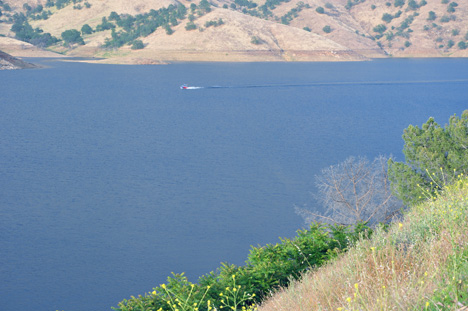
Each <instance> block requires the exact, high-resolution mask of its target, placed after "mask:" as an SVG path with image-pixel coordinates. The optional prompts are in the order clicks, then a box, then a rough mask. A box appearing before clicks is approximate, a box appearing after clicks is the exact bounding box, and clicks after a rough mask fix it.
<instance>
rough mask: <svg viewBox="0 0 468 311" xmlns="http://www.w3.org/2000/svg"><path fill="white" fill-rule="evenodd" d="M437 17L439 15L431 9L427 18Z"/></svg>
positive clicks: (432, 19) (431, 19)
mask: <svg viewBox="0 0 468 311" xmlns="http://www.w3.org/2000/svg"><path fill="white" fill-rule="evenodd" d="M436 18H437V15H436V13H435V12H434V11H429V17H428V18H427V20H428V21H434V20H435V19H436Z"/></svg>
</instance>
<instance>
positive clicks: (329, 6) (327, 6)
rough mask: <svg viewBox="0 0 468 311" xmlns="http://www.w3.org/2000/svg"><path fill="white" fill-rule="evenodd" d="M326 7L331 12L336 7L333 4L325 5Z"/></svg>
mask: <svg viewBox="0 0 468 311" xmlns="http://www.w3.org/2000/svg"><path fill="white" fill-rule="evenodd" d="M325 7H326V8H327V9H330V10H332V9H334V8H335V6H334V5H333V4H331V3H330V2H327V3H325Z"/></svg>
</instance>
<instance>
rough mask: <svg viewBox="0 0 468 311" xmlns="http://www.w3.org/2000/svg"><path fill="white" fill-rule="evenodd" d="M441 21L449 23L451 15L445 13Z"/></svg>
mask: <svg viewBox="0 0 468 311" xmlns="http://www.w3.org/2000/svg"><path fill="white" fill-rule="evenodd" d="M440 22H441V23H448V22H450V17H448V16H447V15H444V16H442V17H441V18H440Z"/></svg>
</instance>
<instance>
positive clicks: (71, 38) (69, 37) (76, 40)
mask: <svg viewBox="0 0 468 311" xmlns="http://www.w3.org/2000/svg"><path fill="white" fill-rule="evenodd" d="M62 40H63V45H68V46H71V45H73V44H78V45H84V44H85V42H84V41H83V38H82V37H81V34H80V32H79V31H78V30H76V29H69V30H65V31H64V32H62Z"/></svg>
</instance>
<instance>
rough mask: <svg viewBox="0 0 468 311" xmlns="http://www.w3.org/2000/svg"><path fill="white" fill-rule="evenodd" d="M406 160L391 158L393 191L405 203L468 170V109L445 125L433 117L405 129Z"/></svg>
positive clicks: (435, 189)
mask: <svg viewBox="0 0 468 311" xmlns="http://www.w3.org/2000/svg"><path fill="white" fill-rule="evenodd" d="M403 140H404V141H405V146H404V149H403V153H404V155H405V160H406V163H402V162H394V161H393V160H390V161H389V171H388V174H389V178H390V181H391V184H392V191H393V193H394V194H395V195H396V196H397V197H399V198H400V199H401V200H403V202H404V203H405V204H413V203H417V202H419V201H421V200H424V199H426V198H427V197H428V195H431V194H433V193H434V192H435V191H437V190H440V189H442V188H443V187H444V186H445V185H446V184H449V183H451V182H452V180H454V178H456V177H458V176H459V175H461V174H467V173H468V110H465V111H464V112H463V114H462V116H461V117H457V116H456V115H453V116H452V117H451V118H450V121H449V124H448V125H446V126H445V128H443V127H441V126H440V125H439V124H437V123H436V122H435V120H434V118H432V117H431V118H429V120H428V121H427V122H426V123H425V124H423V126H422V127H421V128H419V127H418V126H413V125H410V126H409V127H408V128H407V129H405V130H404V133H403Z"/></svg>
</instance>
